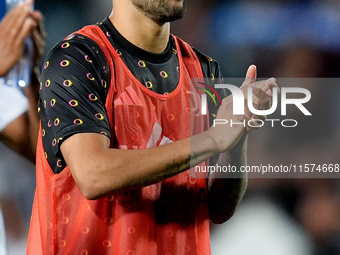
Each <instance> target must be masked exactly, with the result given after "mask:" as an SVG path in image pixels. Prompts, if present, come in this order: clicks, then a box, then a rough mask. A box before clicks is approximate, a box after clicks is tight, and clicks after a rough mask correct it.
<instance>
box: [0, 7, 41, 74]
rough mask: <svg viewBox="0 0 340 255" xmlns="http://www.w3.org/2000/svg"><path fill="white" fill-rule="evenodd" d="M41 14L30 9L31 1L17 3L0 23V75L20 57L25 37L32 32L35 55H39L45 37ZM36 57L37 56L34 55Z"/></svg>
mask: <svg viewBox="0 0 340 255" xmlns="http://www.w3.org/2000/svg"><path fill="white" fill-rule="evenodd" d="M41 23H42V15H41V13H40V12H38V11H33V10H32V2H31V1H26V2H25V3H19V4H18V5H17V6H16V7H15V8H14V9H12V10H11V11H9V12H8V13H7V14H6V15H5V17H4V18H3V20H2V21H1V23H0V53H1V61H0V76H3V75H5V74H6V73H7V72H8V71H9V70H10V69H11V68H12V67H13V66H14V65H15V64H16V62H17V61H18V60H19V59H20V57H21V55H22V53H23V49H24V41H25V38H26V37H27V36H28V35H29V34H30V33H31V32H32V36H33V40H34V42H35V45H36V46H35V47H36V49H37V56H41V54H42V52H43V50H42V49H43V48H44V39H43V40H41V39H42V38H44V37H45V35H44V32H43V29H42V27H41V25H40V24H41ZM36 59H38V57H36Z"/></svg>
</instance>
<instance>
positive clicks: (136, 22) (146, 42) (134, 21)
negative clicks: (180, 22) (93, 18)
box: [109, 1, 170, 53]
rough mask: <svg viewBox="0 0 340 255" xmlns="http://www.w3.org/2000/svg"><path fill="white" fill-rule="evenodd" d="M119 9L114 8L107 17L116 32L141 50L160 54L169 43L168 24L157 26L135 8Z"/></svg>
mask: <svg viewBox="0 0 340 255" xmlns="http://www.w3.org/2000/svg"><path fill="white" fill-rule="evenodd" d="M115 2H119V1H115ZM120 7H121V6H119V8H114V9H113V11H112V13H111V15H110V17H109V18H110V20H111V22H112V24H113V25H114V26H115V28H116V29H117V30H118V32H119V33H120V34H121V35H122V36H123V37H124V38H125V39H127V40H128V41H129V42H131V43H132V44H134V45H136V46H137V47H139V48H141V49H143V50H146V51H148V52H152V53H162V52H163V51H164V50H165V49H166V46H167V44H168V41H169V34H170V23H165V24H158V23H156V22H155V21H153V20H152V19H150V18H148V17H146V16H145V15H144V14H143V13H141V12H139V11H138V10H137V9H136V8H131V7H122V8H120ZM115 10H117V11H115ZM118 10H119V11H118Z"/></svg>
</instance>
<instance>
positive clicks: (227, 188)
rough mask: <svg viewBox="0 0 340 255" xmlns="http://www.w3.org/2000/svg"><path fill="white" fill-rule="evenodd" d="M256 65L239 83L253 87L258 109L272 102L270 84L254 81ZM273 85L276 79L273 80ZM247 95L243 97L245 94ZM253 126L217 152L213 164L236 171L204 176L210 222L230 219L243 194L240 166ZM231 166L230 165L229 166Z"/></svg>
mask: <svg viewBox="0 0 340 255" xmlns="http://www.w3.org/2000/svg"><path fill="white" fill-rule="evenodd" d="M255 79H256V67H255V66H250V67H249V69H248V72H247V74H246V80H245V82H244V83H243V85H242V87H241V88H242V90H243V92H244V94H245V95H246V94H247V87H249V86H252V88H253V102H254V107H255V108H257V109H260V107H261V109H269V107H270V105H271V96H272V95H271V87H270V86H272V85H270V86H269V85H267V83H266V82H265V81H263V82H257V83H256V87H254V86H253V84H255V83H254V82H255ZM273 84H275V82H274V83H273ZM245 98H246V97H245ZM252 118H254V119H264V118H265V117H264V116H255V115H254V116H253V117H252ZM255 129H256V128H250V127H247V128H246V130H245V133H244V135H243V136H242V137H241V138H240V140H239V141H238V142H237V144H236V145H235V146H234V147H232V148H231V149H230V150H229V151H227V152H225V153H222V154H220V156H219V158H218V160H217V162H216V163H215V165H219V166H226V167H227V168H229V166H230V167H233V168H234V169H236V172H232V171H230V172H228V173H224V172H222V173H219V172H214V173H211V174H210V175H209V178H208V179H207V186H208V207H209V217H210V220H211V221H212V222H213V223H223V222H225V221H227V220H228V219H230V218H231V217H232V216H233V214H234V213H235V210H236V208H237V206H238V204H239V202H240V201H241V199H242V197H243V196H244V194H245V191H246V187H247V180H248V178H247V173H242V172H241V171H239V170H240V168H241V166H246V165H247V143H248V135H249V133H250V132H252V131H253V130H255ZM229 169H230V168H229Z"/></svg>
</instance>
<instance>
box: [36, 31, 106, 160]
mask: <svg viewBox="0 0 340 255" xmlns="http://www.w3.org/2000/svg"><path fill="white" fill-rule="evenodd" d="M108 86H109V67H108V65H107V62H106V60H105V56H104V54H103V52H102V51H101V49H100V48H99V46H98V44H97V43H95V42H94V41H93V40H91V39H90V38H87V37H85V36H82V35H72V36H71V37H69V38H68V39H67V40H65V41H62V42H60V43H59V44H57V45H56V46H55V47H54V48H53V49H52V50H51V52H50V53H49V54H48V55H47V56H46V58H45V61H44V66H43V68H42V78H41V91H40V99H39V103H38V105H39V114H40V118H41V125H42V134H43V144H44V149H45V152H47V153H51V151H53V154H54V156H57V155H58V156H60V155H61V153H60V145H61V143H62V141H65V139H67V138H68V137H70V136H72V135H73V134H76V133H85V132H86V133H100V134H103V135H106V136H108V137H109V138H110V126H109V122H108V118H107V114H106V110H105V100H106V95H107V90H108ZM51 148H52V150H51ZM46 156H47V155H46Z"/></svg>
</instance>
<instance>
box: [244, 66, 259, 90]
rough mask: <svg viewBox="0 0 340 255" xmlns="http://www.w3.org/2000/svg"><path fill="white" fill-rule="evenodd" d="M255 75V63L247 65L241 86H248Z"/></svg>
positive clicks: (254, 78) (253, 80)
mask: <svg viewBox="0 0 340 255" xmlns="http://www.w3.org/2000/svg"><path fill="white" fill-rule="evenodd" d="M256 77H257V68H256V66H255V65H251V66H249V67H248V70H247V73H246V79H245V80H244V82H243V84H242V86H241V87H243V86H248V85H250V84H252V83H253V82H255V80H256Z"/></svg>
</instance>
